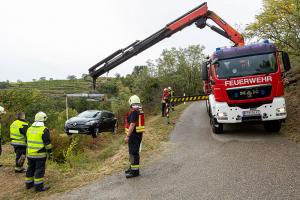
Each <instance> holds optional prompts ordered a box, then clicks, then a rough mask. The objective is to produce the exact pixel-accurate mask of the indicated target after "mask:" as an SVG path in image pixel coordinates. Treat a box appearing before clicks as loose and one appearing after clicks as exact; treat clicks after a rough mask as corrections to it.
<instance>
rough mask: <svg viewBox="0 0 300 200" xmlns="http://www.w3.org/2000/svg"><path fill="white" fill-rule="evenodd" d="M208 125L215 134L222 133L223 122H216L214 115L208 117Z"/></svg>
mask: <svg viewBox="0 0 300 200" xmlns="http://www.w3.org/2000/svg"><path fill="white" fill-rule="evenodd" d="M210 125H211V129H212V131H213V133H215V134H221V133H223V124H220V123H218V121H217V119H216V118H214V117H211V118H210Z"/></svg>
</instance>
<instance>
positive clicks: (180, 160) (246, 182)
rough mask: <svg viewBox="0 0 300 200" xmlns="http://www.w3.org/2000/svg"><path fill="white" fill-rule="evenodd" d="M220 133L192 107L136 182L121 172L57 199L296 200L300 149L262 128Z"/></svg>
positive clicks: (197, 106) (299, 194)
mask: <svg viewBox="0 0 300 200" xmlns="http://www.w3.org/2000/svg"><path fill="white" fill-rule="evenodd" d="M225 131H226V132H225V133H224V134H222V135H214V134H212V133H211V130H210V127H209V119H208V117H207V115H206V112H205V105H204V103H203V102H202V103H200V102H197V103H193V104H191V105H190V106H189V107H188V108H187V109H186V110H185V111H184V112H183V114H182V116H181V118H180V120H179V121H178V122H177V124H176V127H175V129H174V131H173V132H172V134H171V138H170V142H169V144H168V145H167V148H168V151H167V152H166V153H164V154H163V155H162V156H161V157H160V158H159V159H156V160H155V161H153V162H151V163H150V164H148V165H147V166H144V167H142V169H141V176H140V177H138V178H135V179H130V180H126V179H125V177H124V174H121V173H120V174H117V175H114V176H111V177H107V178H106V179H105V180H103V181H99V182H95V183H92V184H91V185H88V186H85V187H82V188H78V189H75V190H73V191H71V192H69V193H66V194H64V195H62V196H60V198H59V199H105V200H112V199H122V200H123V199H124V200H125V199H126V200H128V199H139V200H143V199H155V200H158V199H166V200H167V199H170V200H171V199H172V200H176V199H184V200H186V199H191V200H192V199H195V200H199V199H201V200H202V199H210V200H211V199H230V200H233V199H243V200H244V199H272V200H273V199H278V200H279V199H280V200H282V199H300V145H299V144H295V143H293V142H290V141H288V140H287V139H286V138H284V137H281V136H279V135H277V134H274V133H272V134H270V133H269V134H268V133H265V132H264V131H263V128H262V127H261V125H257V126H253V125H247V126H245V125H239V126H236V125H235V126H230V127H229V126H226V127H225ZM56 199H57V197H56Z"/></svg>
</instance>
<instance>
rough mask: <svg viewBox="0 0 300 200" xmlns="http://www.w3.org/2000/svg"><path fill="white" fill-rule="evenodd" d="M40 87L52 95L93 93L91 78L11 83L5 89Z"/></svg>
mask: <svg viewBox="0 0 300 200" xmlns="http://www.w3.org/2000/svg"><path fill="white" fill-rule="evenodd" d="M10 89H16V90H23V89H38V90H40V91H41V92H42V93H44V94H46V95H49V96H51V97H62V96H64V94H70V93H91V92H93V90H92V83H91V80H84V79H76V80H44V81H34V82H21V83H9V85H8V87H6V88H5V90H10Z"/></svg>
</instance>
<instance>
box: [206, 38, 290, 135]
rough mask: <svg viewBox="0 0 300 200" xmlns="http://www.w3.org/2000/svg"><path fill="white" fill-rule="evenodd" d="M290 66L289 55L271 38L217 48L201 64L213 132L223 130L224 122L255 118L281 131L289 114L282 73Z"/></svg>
mask: <svg viewBox="0 0 300 200" xmlns="http://www.w3.org/2000/svg"><path fill="white" fill-rule="evenodd" d="M281 62H282V63H283V68H284V70H283V69H282V68H281ZM289 69H290V61H289V57H288V54H287V53H285V52H280V51H278V50H277V48H276V46H275V45H274V44H271V43H269V42H268V41H264V42H263V43H257V44H251V45H245V46H237V47H230V48H223V49H221V48H217V49H216V51H215V52H214V53H213V55H212V56H211V57H210V58H209V60H208V61H207V62H205V63H204V64H203V65H202V79H203V81H204V91H205V93H206V94H207V95H209V100H208V101H207V104H206V105H207V111H208V114H209V116H210V122H211V126H212V130H213V132H214V133H222V132H223V124H228V123H243V122H253V121H254V122H263V123H264V127H265V130H266V131H270V132H278V131H279V130H280V128H281V122H282V121H283V120H284V119H285V118H286V117H287V113H286V104H285V99H284V97H283V93H284V87H283V80H282V73H283V71H287V70H289Z"/></svg>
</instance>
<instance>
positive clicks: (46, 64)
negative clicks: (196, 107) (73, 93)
mask: <svg viewBox="0 0 300 200" xmlns="http://www.w3.org/2000/svg"><path fill="white" fill-rule="evenodd" d="M203 2H204V1H201V0H185V1H182V0H151V1H145V0H126V1H124V0H101V1H100V0H84V1H83V0H80V1H79V0H51V1H50V0H48V1H45V0H44V1H41V0H26V1H24V0H19V1H16V0H7V1H5V0H2V1H0V24H1V31H0V69H1V71H0V81H5V80H10V81H17V80H18V79H20V80H22V81H31V80H32V79H34V78H35V79H38V78H39V77H42V76H45V77H47V79H49V78H54V79H65V78H66V77H67V76H68V75H76V76H78V77H80V76H81V74H83V73H88V68H89V67H91V66H92V65H94V64H95V63H97V62H98V61H100V60H101V59H102V58H104V57H106V56H108V55H109V54H111V53H112V52H114V51H116V50H117V49H120V48H123V47H125V46H127V45H129V44H131V43H132V42H134V41H135V40H142V39H144V38H146V37H148V36H149V35H151V34H153V33H154V32H156V31H158V30H159V29H161V28H163V27H164V26H165V25H166V24H168V23H169V22H171V21H173V20H174V19H176V18H178V17H179V16H181V15H182V14H184V13H186V12H187V11H189V10H191V9H193V8H194V7H196V6H198V5H200V4H201V3H203ZM207 2H208V8H209V9H210V10H212V11H215V12H216V13H217V14H218V15H220V16H221V17H222V18H223V19H224V20H225V21H226V22H228V23H230V24H231V25H233V26H235V25H236V24H238V25H242V26H245V25H246V24H248V23H250V22H252V21H253V20H254V17H255V14H258V13H259V11H260V10H261V8H262V0H251V1H250V0H247V1H246V0H223V1H222V0H207ZM209 23H211V24H212V23H213V22H209ZM191 44H201V45H204V46H205V47H206V50H205V53H206V54H210V53H212V51H213V50H214V49H215V48H216V47H222V46H229V45H230V44H231V43H230V42H229V41H228V40H227V39H225V38H223V37H222V36H219V35H218V34H216V33H214V32H212V31H211V30H210V29H208V28H206V29H205V30H203V29H202V30H200V29H198V28H196V27H195V26H194V25H192V26H190V27H188V28H186V29H184V30H182V31H181V32H178V33H177V34H175V35H173V36H172V37H171V38H168V39H165V40H163V41H162V42H160V43H158V44H156V45H155V46H153V47H152V48H149V49H147V50H146V51H144V52H143V53H141V54H139V55H138V56H135V57H134V58H132V59H130V60H129V61H127V62H125V63H123V64H122V65H120V66H118V67H116V68H115V69H114V70H112V71H111V72H110V74H109V75H112V76H113V75H114V74H116V73H120V74H122V75H124V74H127V73H131V71H132V68H133V66H135V65H142V64H145V62H146V61H147V60H148V59H152V60H155V59H157V58H158V57H159V55H160V53H161V52H162V50H163V49H165V48H171V47H187V46H188V45H191Z"/></svg>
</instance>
